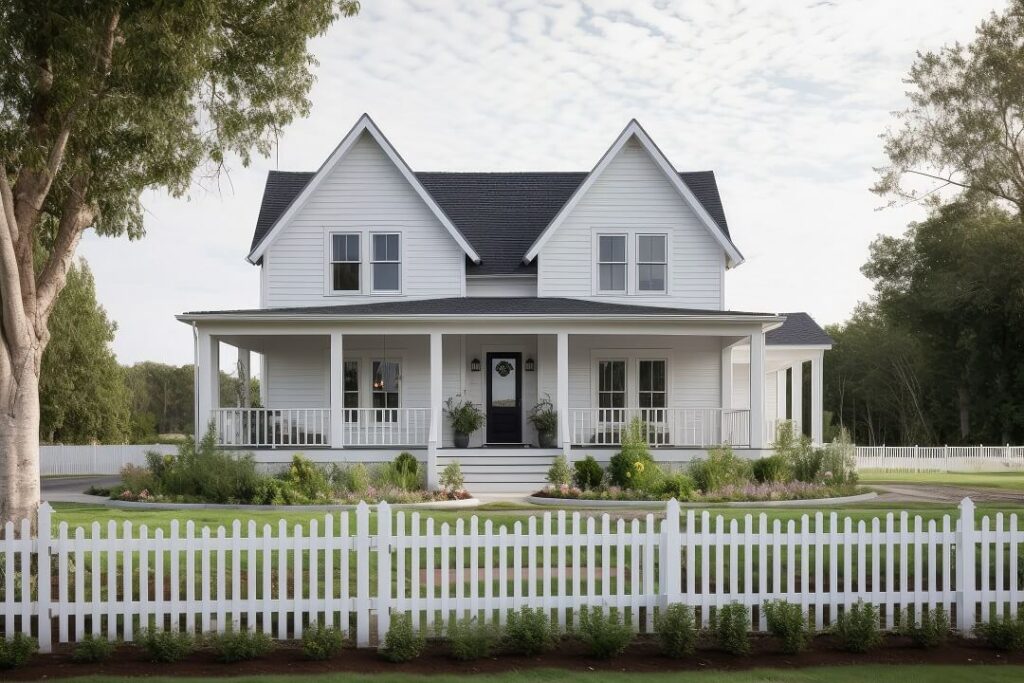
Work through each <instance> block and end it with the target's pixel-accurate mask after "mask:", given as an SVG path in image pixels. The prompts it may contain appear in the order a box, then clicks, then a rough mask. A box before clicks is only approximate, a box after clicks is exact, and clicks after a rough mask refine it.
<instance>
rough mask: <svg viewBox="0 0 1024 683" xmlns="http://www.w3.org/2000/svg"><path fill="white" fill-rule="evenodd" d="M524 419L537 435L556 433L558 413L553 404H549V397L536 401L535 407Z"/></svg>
mask: <svg viewBox="0 0 1024 683" xmlns="http://www.w3.org/2000/svg"><path fill="white" fill-rule="evenodd" d="M526 419H527V420H529V421H530V424H532V425H533V428H534V429H536V430H537V433H538V434H554V433H555V432H557V431H558V411H557V410H555V404H554V403H552V402H551V397H550V396H545V397H544V398H542V399H541V400H539V401H537V405H535V406H534V407H533V408H531V409H530V412H529V413H527V415H526Z"/></svg>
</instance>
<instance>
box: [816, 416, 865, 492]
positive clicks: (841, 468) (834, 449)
mask: <svg viewBox="0 0 1024 683" xmlns="http://www.w3.org/2000/svg"><path fill="white" fill-rule="evenodd" d="M855 456H856V448H855V447H854V445H853V443H852V442H851V441H850V433H849V432H847V431H846V430H845V429H840V430H839V433H838V435H837V436H836V438H835V439H834V440H833V441H832V443H829V444H826V445H825V447H824V448H822V449H821V462H820V464H819V474H818V480H819V481H821V482H822V483H824V484H828V485H829V486H852V485H854V484H856V483H857V459H856V457H855Z"/></svg>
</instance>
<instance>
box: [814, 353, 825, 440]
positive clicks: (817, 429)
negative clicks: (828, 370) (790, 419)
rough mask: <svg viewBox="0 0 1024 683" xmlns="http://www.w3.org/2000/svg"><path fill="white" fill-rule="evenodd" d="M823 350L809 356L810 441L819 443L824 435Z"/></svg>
mask: <svg viewBox="0 0 1024 683" xmlns="http://www.w3.org/2000/svg"><path fill="white" fill-rule="evenodd" d="M824 359H825V352H824V351H816V352H815V354H814V356H812V357H811V441H812V442H814V443H816V444H820V443H821V442H822V440H823V439H824V436H825V430H824V428H823V425H822V410H821V404H822V367H821V366H822V362H823V361H824Z"/></svg>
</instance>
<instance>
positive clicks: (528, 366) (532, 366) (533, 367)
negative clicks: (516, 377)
mask: <svg viewBox="0 0 1024 683" xmlns="http://www.w3.org/2000/svg"><path fill="white" fill-rule="evenodd" d="M524 367H525V368H526V371H527V372H533V371H534V370H536V369H537V366H536V364H535V363H534V362H533V359H532V358H527V359H526V365H525V366H524Z"/></svg>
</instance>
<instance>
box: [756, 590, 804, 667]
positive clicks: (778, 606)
mask: <svg viewBox="0 0 1024 683" xmlns="http://www.w3.org/2000/svg"><path fill="white" fill-rule="evenodd" d="M762 609H763V610H764V613H765V618H766V620H767V622H768V632H769V633H771V634H772V635H773V636H775V637H776V638H778V639H780V640H781V641H782V651H783V652H785V653H786V654H790V655H795V654H797V653H799V652H803V651H804V650H805V649H807V643H808V642H809V641H810V639H811V627H810V624H808V623H807V615H806V614H805V613H804V609H803V607H801V606H800V605H796V604H793V603H791V602H786V601H785V600H774V601H772V602H765V603H764V606H763V607H762Z"/></svg>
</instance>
